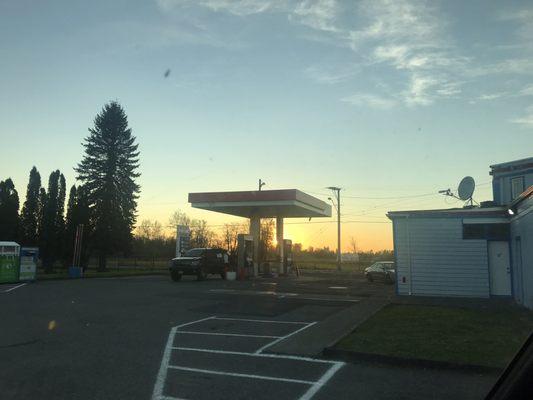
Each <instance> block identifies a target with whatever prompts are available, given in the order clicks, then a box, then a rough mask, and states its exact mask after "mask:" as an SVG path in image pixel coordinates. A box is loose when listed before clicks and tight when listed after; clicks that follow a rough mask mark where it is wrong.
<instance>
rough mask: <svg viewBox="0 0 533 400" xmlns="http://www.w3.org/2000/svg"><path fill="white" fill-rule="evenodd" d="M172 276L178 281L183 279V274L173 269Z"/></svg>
mask: <svg viewBox="0 0 533 400" xmlns="http://www.w3.org/2000/svg"><path fill="white" fill-rule="evenodd" d="M170 277H171V278H172V280H173V281H174V282H178V281H180V280H181V274H180V273H179V272H178V271H171V272H170Z"/></svg>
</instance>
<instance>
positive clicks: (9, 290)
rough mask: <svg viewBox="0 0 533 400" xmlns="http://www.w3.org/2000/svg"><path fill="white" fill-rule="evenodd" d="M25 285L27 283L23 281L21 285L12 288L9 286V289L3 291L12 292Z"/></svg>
mask: <svg viewBox="0 0 533 400" xmlns="http://www.w3.org/2000/svg"><path fill="white" fill-rule="evenodd" d="M25 285H27V283H21V284H20V285H17V286H13V287H12V288H9V289H7V290H4V291H3V293H8V292H11V291H12V290H15V289H18V288H19V287H22V286H25Z"/></svg>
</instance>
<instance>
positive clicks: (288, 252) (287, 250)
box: [283, 239, 292, 275]
mask: <svg viewBox="0 0 533 400" xmlns="http://www.w3.org/2000/svg"><path fill="white" fill-rule="evenodd" d="M291 269H292V240H290V239H283V273H284V274H286V275H288V274H289V273H290V272H291Z"/></svg>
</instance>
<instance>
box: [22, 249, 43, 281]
mask: <svg viewBox="0 0 533 400" xmlns="http://www.w3.org/2000/svg"><path fill="white" fill-rule="evenodd" d="M38 258H39V249H38V248H37V247H22V248H21V249H20V274H19V280H20V281H34V280H35V278H36V277H37V260H38Z"/></svg>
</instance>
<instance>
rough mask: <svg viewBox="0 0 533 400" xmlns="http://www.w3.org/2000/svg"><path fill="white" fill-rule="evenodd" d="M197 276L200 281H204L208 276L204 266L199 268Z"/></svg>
mask: <svg viewBox="0 0 533 400" xmlns="http://www.w3.org/2000/svg"><path fill="white" fill-rule="evenodd" d="M196 276H197V279H198V280H199V281H203V280H204V279H205V278H206V277H207V275H206V273H205V272H204V270H203V269H202V268H200V269H199V270H198V275H196Z"/></svg>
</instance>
